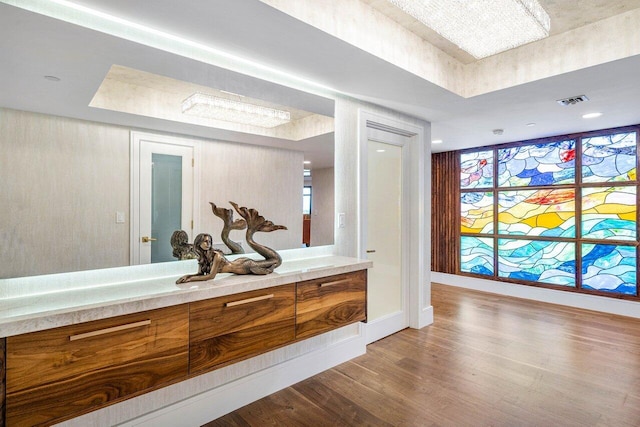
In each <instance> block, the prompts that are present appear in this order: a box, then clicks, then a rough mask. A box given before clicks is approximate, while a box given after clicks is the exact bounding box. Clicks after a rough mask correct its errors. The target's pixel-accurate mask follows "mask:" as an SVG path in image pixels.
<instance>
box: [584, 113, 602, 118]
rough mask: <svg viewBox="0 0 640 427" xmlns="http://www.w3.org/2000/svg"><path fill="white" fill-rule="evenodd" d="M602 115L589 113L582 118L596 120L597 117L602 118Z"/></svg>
mask: <svg viewBox="0 0 640 427" xmlns="http://www.w3.org/2000/svg"><path fill="white" fill-rule="evenodd" d="M601 115H602V113H587V114H583V115H582V118H583V119H595V118H596V117H600V116H601Z"/></svg>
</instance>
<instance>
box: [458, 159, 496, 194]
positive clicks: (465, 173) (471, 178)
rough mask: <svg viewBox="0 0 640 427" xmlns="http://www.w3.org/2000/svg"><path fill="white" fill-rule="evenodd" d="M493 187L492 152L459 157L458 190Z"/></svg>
mask: <svg viewBox="0 0 640 427" xmlns="http://www.w3.org/2000/svg"><path fill="white" fill-rule="evenodd" d="M486 187H493V150H489V151H476V152H474V153H463V154H461V155H460V188H486Z"/></svg>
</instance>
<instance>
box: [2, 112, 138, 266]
mask: <svg viewBox="0 0 640 427" xmlns="http://www.w3.org/2000/svg"><path fill="white" fill-rule="evenodd" d="M0 182H1V183H2V184H1V185H2V191H1V192H0V260H1V261H0V278H6V277H16V276H31V275H36V274H43V273H57V272H64V271H72V270H86V269H93V268H102V267H113V266H121V265H126V264H128V263H129V226H128V224H129V221H128V216H129V131H128V129H125V128H122V127H117V126H110V125H102V124H97V123H90V122H84V121H79V120H72V119H66V118H61V117H54V116H46V115H42V114H33V113H26V112H20V111H14V110H7V109H0ZM116 211H122V212H125V214H126V217H127V221H126V223H125V224H116V220H115V219H116Z"/></svg>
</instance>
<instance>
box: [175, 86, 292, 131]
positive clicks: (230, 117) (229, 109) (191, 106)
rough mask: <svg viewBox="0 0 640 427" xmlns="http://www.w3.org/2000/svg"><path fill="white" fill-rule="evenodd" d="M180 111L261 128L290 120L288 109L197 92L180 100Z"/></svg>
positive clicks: (271, 126)
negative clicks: (278, 108)
mask: <svg viewBox="0 0 640 427" xmlns="http://www.w3.org/2000/svg"><path fill="white" fill-rule="evenodd" d="M182 113H183V114H190V115H192V116H197V117H202V118H206V119H215V120H222V121H225V122H233V123H241V124H245V125H252V126H259V127H263V128H273V127H276V126H280V125H282V124H285V123H289V122H290V121H291V113H289V112H288V111H284V110H277V109H275V108H269V107H263V106H261V105H255V104H249V103H247V102H242V101H234V100H233V99H227V98H220V97H218V96H213V95H207V94H204V93H199V92H196V93H194V94H193V95H191V96H190V97H188V98H187V99H185V100H184V101H182Z"/></svg>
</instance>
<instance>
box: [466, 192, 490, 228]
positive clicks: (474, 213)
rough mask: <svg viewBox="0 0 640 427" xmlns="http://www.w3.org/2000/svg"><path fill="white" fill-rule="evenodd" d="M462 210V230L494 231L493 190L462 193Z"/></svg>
mask: <svg viewBox="0 0 640 427" xmlns="http://www.w3.org/2000/svg"><path fill="white" fill-rule="evenodd" d="M460 212H461V215H460V231H461V232H463V233H477V234H487V233H493V192H484V193H478V192H473V193H462V194H461V195H460Z"/></svg>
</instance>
